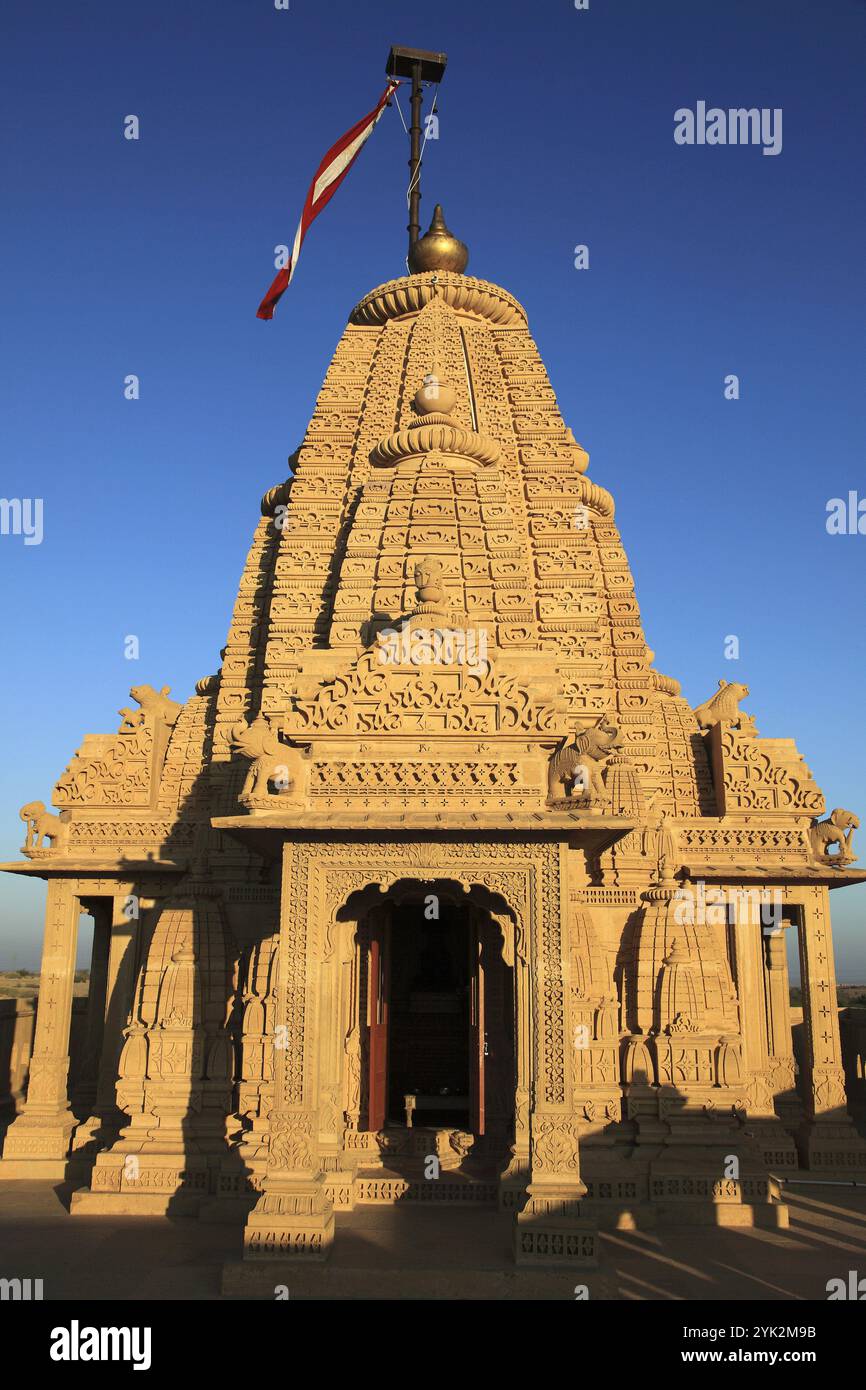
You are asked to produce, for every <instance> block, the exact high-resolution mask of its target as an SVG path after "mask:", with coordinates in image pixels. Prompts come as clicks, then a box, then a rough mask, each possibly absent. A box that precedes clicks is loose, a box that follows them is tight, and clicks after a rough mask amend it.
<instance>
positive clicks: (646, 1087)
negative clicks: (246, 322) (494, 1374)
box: [0, 208, 866, 1269]
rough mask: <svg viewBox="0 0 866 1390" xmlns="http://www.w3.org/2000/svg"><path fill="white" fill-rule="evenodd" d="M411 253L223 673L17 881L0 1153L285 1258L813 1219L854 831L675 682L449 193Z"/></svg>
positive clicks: (317, 433)
mask: <svg viewBox="0 0 866 1390" xmlns="http://www.w3.org/2000/svg"><path fill="white" fill-rule="evenodd" d="M410 264H411V270H410V273H409V274H407V275H405V276H402V277H401V278H399V279H396V280H392V281H390V282H389V283H387V284H384V285H381V286H379V287H378V288H377V289H374V290H372V291H371V292H370V293H369V294H366V295H365V296H364V298H362V299H361V300H360V302H359V303H358V304H356V305H355V307H354V308H353V309H352V311H351V313H350V314H349V319H348V323H347V325H346V328H345V331H344V333H343V336H342V338H341V339H340V342H339V344H338V346H337V349H336V352H335V354H334V357H333V360H332V362H331V364H330V366H329V368H328V371H327V374H326V376H325V380H324V384H323V386H322V389H321V392H320V394H319V397H318V400H317V402H316V406H315V410H314V412H313V416H312V419H311V420H310V423H309V426H308V428H307V431H306V434H305V436H304V439H303V442H302V443H301V445H300V447H299V448H298V449H297V451H296V453H294V454H293V455H292V457H291V460H290V464H291V476H290V477H289V478H288V480H287V481H283V482H279V483H278V484H277V485H276V486H275V487H273V488H272V489H271V490H270V491H269V492H268V493H266V495H265V497H264V498H263V499H262V502H261V519H260V520H259V521H258V524H257V526H256V530H255V534H254V537H253V541H252V547H251V549H250V552H249V557H248V559H247V562H246V566H245V569H244V572H243V574H242V576H241V580H240V586H239V590H238V596H237V601H236V603H235V607H234V611H233V616H232V619H231V625H230V628H229V632H228V635H227V638H226V644H225V648H224V649H223V652H222V664H221V666H220V667H219V670H218V671H217V672H216V673H215V674H213V675H208V676H205V678H204V679H202V680H200V681H199V683H198V685H197V686H196V690H195V694H193V695H192V696H191V697H190V698H189V699H187V700H185V701H184V702H182V703H181V702H176V701H175V700H173V699H172V698H171V692H170V690H169V689H168V688H167V687H163V688H162V689H160V690H157V689H156V688H154V687H152V686H150V685H144V684H142V685H138V686H135V687H133V689H132V690H131V692H130V697H131V700H132V705H131V706H130V707H129V708H124V709H123V710H121V723H120V727H119V728H118V729H117V731H116V732H114V733H107V734H88V735H86V736H85V737H84V739H83V741H82V743H81V747H80V748H79V749H78V751H77V753H75V755H74V757H73V758H72V760H71V762H70V763H69V766H68V767H67V769H66V771H65V772H64V773H63V775H62V776H61V778H60V780H59V781H58V783H57V785H56V787H55V789H54V795H53V803H54V806H55V807H56V808H57V814H54V813H52V812H51V811H46V809H45V806H44V804H43V803H41V802H31V803H30V804H28V806H26V807H24V808H23V810H22V818H23V819H24V820H25V821H26V823H27V842H26V845H25V848H24V850H23V856H24V857H23V858H22V860H21V861H19V862H16V863H14V864H7V865H5V866H4V867H5V868H6V869H7V870H10V871H12V872H15V873H25V874H30V875H35V876H37V877H42V878H45V879H46V880H47V883H48V899H47V909H46V916H45V941H44V954H43V967H42V985H41V993H40V998H39V1007H38V1019H37V1027H36V1036H35V1046H34V1051H33V1057H32V1064H31V1067H30V1075H29V1088H28V1091H27V1096H26V1103H25V1104H24V1105H23V1108H22V1109H21V1112H20V1114H19V1115H18V1117H17V1118H16V1119H15V1121H14V1123H13V1124H12V1126H11V1128H10V1130H9V1132H8V1135H7V1138H6V1143H5V1148H4V1151H3V1158H2V1162H0V1177H6V1178H15V1177H31V1178H32V1177H34V1176H44V1177H49V1178H52V1179H57V1178H62V1177H66V1176H68V1175H69V1174H70V1173H75V1174H84V1177H83V1179H82V1181H81V1184H80V1186H79V1187H78V1190H77V1191H76V1192H75V1195H74V1197H73V1201H72V1215H73V1219H74V1216H75V1214H76V1213H79V1212H86V1213H100V1214H102V1215H103V1216H104V1218H105V1220H106V1221H110V1220H111V1219H112V1217H114V1216H118V1215H124V1216H127V1215H129V1214H135V1213H141V1214H153V1213H172V1214H178V1215H188V1216H190V1217H196V1216H199V1217H205V1216H207V1217H210V1218H213V1217H214V1215H215V1214H217V1215H218V1214H219V1212H221V1211H222V1212H225V1213H232V1212H234V1213H236V1214H237V1216H238V1220H239V1223H240V1224H242V1225H243V1226H244V1248H243V1261H244V1263H245V1264H249V1265H250V1266H252V1265H255V1264H257V1263H259V1264H261V1263H262V1262H268V1266H269V1268H270V1269H273V1268H276V1263H275V1262H280V1261H284V1262H285V1261H289V1262H317V1261H325V1260H327V1259H328V1258H329V1255H330V1254H331V1252H332V1248H333V1246H334V1242H337V1244H339V1242H340V1238H341V1221H345V1220H350V1219H351V1213H352V1212H353V1211H354V1210H355V1209H356V1208H358V1207H360V1206H362V1205H364V1204H370V1203H377V1204H397V1203H413V1202H417V1203H421V1202H423V1203H428V1204H429V1203H435V1204H439V1205H450V1206H452V1207H454V1208H456V1209H457V1210H458V1211H468V1210H469V1209H486V1210H489V1211H491V1212H496V1211H497V1210H498V1211H499V1212H503V1211H504V1212H507V1213H509V1214H510V1219H511V1221H512V1225H513V1258H514V1261H515V1262H516V1264H517V1265H518V1266H544V1265H550V1264H554V1265H557V1264H558V1265H575V1266H578V1267H579V1266H591V1265H592V1263H593V1261H595V1260H596V1258H597V1239H598V1232H599V1230H600V1229H604V1228H611V1227H635V1226H637V1227H642V1226H652V1225H663V1224H664V1223H665V1222H671V1223H684V1222H686V1223H694V1224H696V1225H700V1224H715V1225H734V1226H751V1225H762V1226H768V1227H780V1226H784V1225H785V1224H786V1207H785V1204H784V1200H783V1195H782V1193H783V1189H782V1187H781V1186H780V1183H779V1180H778V1179H779V1177H780V1176H782V1177H783V1176H784V1175H785V1174H791V1173H794V1172H796V1170H797V1169H798V1167H800V1168H806V1169H808V1170H810V1172H812V1173H816V1172H817V1173H819V1174H820V1173H822V1172H824V1173H827V1172H829V1173H832V1174H833V1175H835V1176H839V1175H841V1174H844V1173H850V1172H856V1171H858V1170H859V1171H861V1172H862V1171H863V1169H864V1166H866V1147H864V1144H863V1142H862V1140H861V1139H860V1138H858V1135H857V1132H856V1130H855V1128H854V1126H853V1124H852V1122H851V1120H850V1118H849V1117H848V1114H847V1111H846V1099H845V1091H844V1077H843V1070H842V1060H841V1055H840V1042H839V1028H838V1018H837V1007H836V984H835V977H834V967H833V950H832V941H831V928H830V910H829V897H828V891H829V889H831V888H838V887H842V886H844V885H845V884H848V883H853V882H857V881H862V880H863V879H864V878H866V874H863V873H860V872H858V871H857V870H855V869H853V868H852V867H851V864H852V861H853V860H854V857H855V856H854V850H853V846H852V835H853V832H854V830H855V828H856V826H857V819H856V817H855V816H854V815H852V814H851V813H849V812H846V811H844V810H841V809H836V810H833V811H831V813H830V814H829V815H827V814H826V807H825V800H824V795H823V793H822V791H821V789H820V788H819V787H818V785H817V784H816V782H815V781H814V779H813V777H812V774H811V772H810V770H809V768H808V767H807V766H806V764H805V762H804V760H803V757H802V756H801V755H800V753H799V752H798V750H797V748H796V746H795V744H794V743H793V741H792V740H790V739H787V738H778V737H762V736H761V735H760V734H759V732H758V730H757V729H756V727H755V723H754V720H753V719H752V718H751V717H750V716H749V715H748V714H747V713H745V712H744V710H743V709H742V708H741V705H742V704H743V702H744V701H745V700H746V699H747V697H748V691H747V689H746V687H745V686H744V685H740V684H736V683H727V682H726V681H724V680H720V681H719V688H718V690H717V691H716V692H715V693H713V694H712V695H711V696H710V697H709V698H708V699H707V700H706V701H705V702H704V703H703V704H701V705H700V706H698V708H697V709H692V708H691V706H690V705H689V703H688V702H687V701H686V700H685V699H684V698H683V697H682V695H681V693H680V685H679V683H678V681H677V680H675V679H674V678H673V677H671V676H668V675H664V674H662V673H661V672H660V671H658V670H657V669H656V667H655V665H654V658H653V653H652V651H651V650H650V649H649V647H648V645H647V640H646V637H645V635H644V629H643V626H642V622H641V616H640V611H639V609H638V604H637V600H636V598H635V593H634V585H633V582H632V576H631V573H630V571H629V565H628V561H627V559H626V555H625V552H624V550H623V546H622V543H621V540H620V536H619V533H618V530H617V527H616V524H615V521H614V502H613V498H612V497H611V494H610V493H609V492H608V491H607V490H606V489H605V487H603V486H601V485H600V484H599V483H598V482H595V481H593V480H592V479H591V478H590V475H589V471H588V470H589V458H588V456H587V453H586V452H585V450H584V449H583V448H581V446H580V445H579V444H578V443H577V442H576V440H575V437H574V435H573V433H572V431H571V429H570V428H568V426H567V425H566V423H565V421H564V420H563V418H562V416H561V414H560V411H559V408H558V406H557V402H556V399H555V396H554V393H553V390H552V388H551V386H550V382H549V380H548V377H547V373H546V371H545V367H544V363H543V361H542V359H541V357H540V355H539V352H538V349H537V348H536V346H535V343H534V342H533V339H532V337H531V336H530V332H529V328H528V326H527V318H526V314H525V311H524V309H523V308H522V307H521V305H520V304H519V303H518V302H517V301H516V300H515V299H514V298H513V297H512V296H511V295H510V294H509V293H508V292H507V291H506V290H504V289H501V288H499V286H497V285H493V284H489V283H487V282H486V281H484V280H479V279H475V278H472V277H471V276H469V275H467V274H466V265H467V252H466V248H465V247H464V246H463V245H462V243H461V242H459V241H458V240H457V238H456V237H454V236H453V235H452V234H451V233H450V232H449V231H448V228H447V226H446V224H445V220H444V218H443V216H442V213H441V209H438V208H437V211H436V216H435V217H434V222H433V226H432V227H431V230H430V232H429V233H428V234H427V235H426V236H425V237H422V238H421V239H420V240H419V241H418V242H417V244H416V246H415V248H414V253H413V256H412V258H411V262H410ZM660 544H663V538H660ZM82 913H87V914H90V915H92V917H93V919H94V923H95V929H94V944H93V959H92V965H91V974H90V982H91V983H90V997H89V1004H88V1018H87V1030H88V1031H87V1052H86V1059H85V1066H84V1068H83V1070H82V1071H81V1073H80V1075H79V1076H78V1079H77V1081H76V1084H75V1086H74V1087H73V1088H72V1091H71V1093H70V1089H69V1080H68V1071H69V1026H70V1014H71V999H72V980H73V970H74V964H75V955H76V937H77V927H78V921H79V917H80V915H81V914H82ZM786 938H796V940H797V942H798V949H799V958H800V964H801V979H802V993H803V1007H804V1020H805V1052H804V1055H803V1056H802V1057H801V1058H800V1059H799V1062H798V1061H795V1055H794V1050H793V1046H792V1033H791V1020H790V1014H789V977H788V952H787V949H786ZM241 1253H242V1252H241V1250H240V1248H239V1247H238V1248H237V1249H236V1250H235V1249H234V1247H233V1245H232V1241H231V1238H230V1237H229V1236H228V1235H227V1251H226V1254H227V1258H228V1257H229V1256H232V1255H234V1256H236V1257H237V1258H240V1256H241Z"/></svg>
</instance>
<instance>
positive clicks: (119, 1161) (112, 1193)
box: [70, 1149, 212, 1216]
mask: <svg viewBox="0 0 866 1390" xmlns="http://www.w3.org/2000/svg"><path fill="white" fill-rule="evenodd" d="M211 1188H212V1183H211V1170H210V1166H209V1164H208V1162H207V1160H206V1159H205V1158H204V1157H203V1156H202V1155H189V1154H186V1155H185V1154H183V1153H178V1152H175V1151H168V1152H165V1153H152V1152H145V1153H136V1152H135V1151H128V1152H123V1151H120V1152H118V1151H117V1150H116V1149H115V1150H112V1151H111V1152H109V1153H101V1154H99V1155H98V1157H97V1160H96V1163H95V1164H94V1167H93V1172H92V1173H91V1177H90V1187H89V1188H82V1189H81V1190H80V1191H79V1192H76V1193H74V1194H73V1197H72V1204H71V1207H70V1210H71V1212H72V1213H73V1215H76V1216H84V1215H87V1216H92V1215H106V1216H118V1215H123V1216H135V1215H141V1216H153V1215H166V1214H168V1215H171V1216H196V1215H197V1214H198V1210H199V1207H200V1206H201V1203H202V1201H203V1200H205V1199H206V1198H207V1197H208V1196H209V1195H210V1194H211Z"/></svg>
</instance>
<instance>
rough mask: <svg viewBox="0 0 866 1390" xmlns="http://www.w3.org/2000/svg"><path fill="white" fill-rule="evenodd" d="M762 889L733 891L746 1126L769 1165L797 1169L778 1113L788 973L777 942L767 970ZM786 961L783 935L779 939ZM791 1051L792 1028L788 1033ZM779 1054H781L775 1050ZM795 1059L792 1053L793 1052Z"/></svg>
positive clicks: (734, 940)
mask: <svg viewBox="0 0 866 1390" xmlns="http://www.w3.org/2000/svg"><path fill="white" fill-rule="evenodd" d="M761 898H762V894H761V892H760V891H757V890H756V891H751V892H750V891H745V890H740V891H739V892H736V891H735V892H734V893H733V918H734V920H733V942H734V970H735V974H736V981H737V995H738V998H739V1005H740V1033H741V1036H742V1042H743V1081H744V1084H745V1093H746V1129H747V1132H748V1133H749V1134H752V1135H754V1138H755V1140H756V1141H757V1143H758V1145H759V1147H760V1151H761V1155H762V1157H763V1160H764V1162H765V1163H766V1164H767V1166H768V1167H769V1168H770V1169H771V1171H777V1170H778V1169H780V1168H785V1169H789V1168H796V1167H797V1154H796V1147H795V1145H794V1141H793V1139H792V1137H791V1135H790V1134H788V1132H787V1131H786V1130H785V1128H784V1126H783V1125H782V1123H781V1121H780V1119H779V1116H778V1115H777V1114H776V1105H775V1098H776V1091H777V1076H778V1068H777V1066H776V1064H775V1062H774V1060H773V1059H774V1055H775V1053H774V1048H775V1047H776V1046H777V1045H778V1046H779V1047H780V1048H783V1047H784V1046H785V1042H784V1039H783V1038H782V1036H781V1032H780V1030H781V1028H782V1026H783V1006H782V1000H781V997H780V988H781V987H783V986H784V982H785V980H786V976H787V972H786V971H785V972H784V973H782V972H780V970H779V968H778V964H777V963H778V959H779V958H778V947H773V948H772V949H773V950H774V952H775V954H774V955H773V957H772V959H773V961H774V962H776V964H774V967H773V970H772V971H771V970H769V969H768V964H767V962H768V959H769V958H768V956H767V954H766V953H767V950H768V946H767V942H768V941H770V940H773V939H774V938H771V937H768V936H765V935H764V926H763V921H762V911H761V909H762V901H761ZM780 944H781V950H782V960H783V963H784V951H785V943H784V934H782V937H781V939H780ZM787 1038H788V1040H787V1047H788V1051H789V1052H790V1051H791V1030H790V1026H789V1028H788V1035H787ZM779 1055H780V1057H781V1056H782V1055H783V1054H781V1053H780V1054H779ZM792 1061H793V1057H792Z"/></svg>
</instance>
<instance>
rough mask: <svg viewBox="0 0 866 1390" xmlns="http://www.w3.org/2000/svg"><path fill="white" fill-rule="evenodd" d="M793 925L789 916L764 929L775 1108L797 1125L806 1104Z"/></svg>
mask: <svg viewBox="0 0 866 1390" xmlns="http://www.w3.org/2000/svg"><path fill="white" fill-rule="evenodd" d="M792 925H793V923H792V922H791V921H790V919H789V918H783V919H782V921H781V922H780V923H779V925H778V926H773V927H765V928H764V985H765V991H766V1000H767V1039H768V1047H769V1054H770V1076H771V1081H772V1089H773V1096H774V1101H775V1107H776V1111H777V1113H778V1115H779V1117H780V1119H782V1120H783V1121H785V1122H787V1123H788V1124H789V1125H791V1126H792V1127H796V1125H797V1124H799V1123H800V1122H801V1121H802V1118H803V1114H802V1110H803V1107H802V1105H801V1104H800V1100H799V1097H798V1096H797V1086H796V1075H795V1063H794V1045H793V1039H792V1036H791V1004H790V980H789V975H788V952H787V943H786V932H787V931H788V929H789V928H790V927H791V926H792ZM795 931H796V929H795Z"/></svg>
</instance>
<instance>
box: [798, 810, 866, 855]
mask: <svg viewBox="0 0 866 1390" xmlns="http://www.w3.org/2000/svg"><path fill="white" fill-rule="evenodd" d="M859 829H860V821H859V820H858V818H857V817H856V816H855V815H854V812H853V811H845V810H843V809H842V807H841V806H837V807H836V809H835V811H831V812H830V815H829V816H828V817H827V819H826V820H820V821H815V823H814V825H812V826H810V828H809V846H810V848H811V850H812V853H813V854H814V856H815V858H816V859H820V860H821V861H822V862H823V863H825V864H850V863H851V861H852V860H854V859H856V858H857V855H856V854H854V853H852V849H851V841H852V838H853V835H854V831H855V830H859ZM831 845H836V847H837V848H836V853H835V854H831V853H830V847H831Z"/></svg>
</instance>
